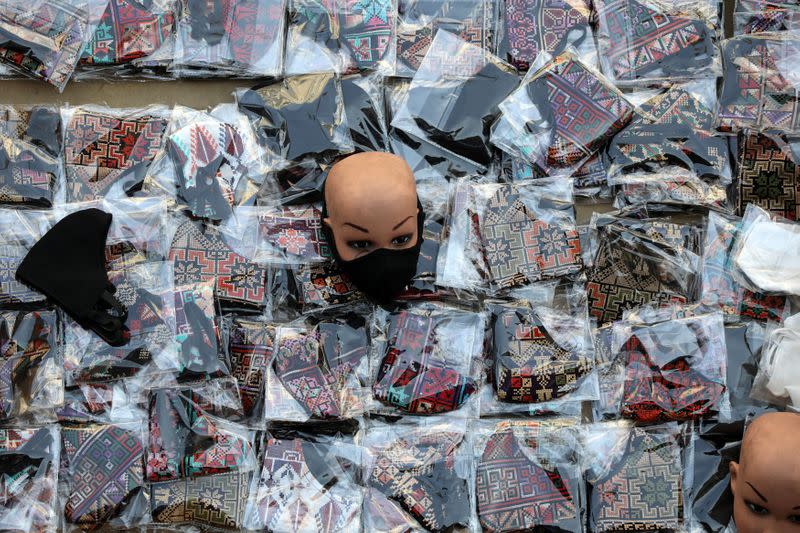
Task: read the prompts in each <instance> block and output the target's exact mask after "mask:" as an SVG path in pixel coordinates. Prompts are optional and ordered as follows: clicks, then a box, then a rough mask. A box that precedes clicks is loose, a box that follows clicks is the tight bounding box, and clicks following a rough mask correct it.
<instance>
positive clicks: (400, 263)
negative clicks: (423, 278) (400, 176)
mask: <svg viewBox="0 0 800 533" xmlns="http://www.w3.org/2000/svg"><path fill="white" fill-rule="evenodd" d="M324 196H325V193H324V191H323V198H324ZM417 209H419V213H418V214H417V244H415V245H414V246H413V247H411V248H406V249H403V250H387V249H386V248H381V249H379V250H375V251H374V252H370V253H369V254H367V255H365V256H362V257H359V258H358V259H353V260H352V261H342V258H341V256H340V255H339V251H338V250H337V249H336V241H335V240H334V238H333V232H332V231H331V229H330V227H328V225H327V224H323V225H322V228H323V232H324V233H325V237H326V238H327V239H328V243H330V246H331V252H332V253H333V257H334V258H335V259H336V263H337V264H338V265H339V267H340V268H341V269H342V272H343V273H344V274H345V275H346V276H347V277H348V278H349V279H350V281H352V282H353V284H354V285H355V286H356V287H358V290H360V291H361V292H363V293H364V294H366V295H367V296H369V297H370V298H371V299H373V300H375V301H376V302H377V303H379V304H388V303H391V301H392V300H394V298H395V296H397V295H398V294H399V293H400V291H402V290H403V289H404V288H405V287H406V286H407V285H408V284H409V283H410V282H411V278H413V277H414V275H415V274H416V273H417V263H418V261H419V252H420V249H421V248H422V242H423V240H424V239H423V238H422V230H423V226H424V225H425V212H424V211H423V210H422V204H421V203H420V202H419V200H417ZM327 217H328V208H327V205H326V204H324V203H323V206H322V218H323V219H325V218H327Z"/></svg>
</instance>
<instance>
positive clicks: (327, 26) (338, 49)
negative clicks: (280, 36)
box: [285, 0, 397, 76]
mask: <svg viewBox="0 0 800 533" xmlns="http://www.w3.org/2000/svg"><path fill="white" fill-rule="evenodd" d="M396 17H397V6H396V3H395V1H394V0H357V1H353V0H290V3H289V30H288V34H287V37H286V67H285V73H286V74H287V75H290V76H291V75H298V74H310V73H315V72H337V73H340V74H345V73H350V72H354V71H359V70H367V69H378V70H381V71H384V72H390V71H391V70H392V66H393V63H394V61H393V58H394V44H395V24H396V20H395V19H396Z"/></svg>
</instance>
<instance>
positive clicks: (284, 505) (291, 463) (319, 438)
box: [244, 424, 364, 533]
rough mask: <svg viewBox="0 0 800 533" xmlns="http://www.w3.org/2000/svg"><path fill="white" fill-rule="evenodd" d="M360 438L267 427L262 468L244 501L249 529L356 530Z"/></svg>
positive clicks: (328, 429)
mask: <svg viewBox="0 0 800 533" xmlns="http://www.w3.org/2000/svg"><path fill="white" fill-rule="evenodd" d="M354 430H355V431H354ZM353 433H355V435H354V434H353ZM359 439H360V432H359V431H358V428H357V426H356V427H355V428H353V427H352V426H351V427H347V428H343V427H335V426H325V425H324V424H316V425H315V426H314V432H313V433H311V432H308V431H304V430H302V429H298V428H293V427H285V426H276V427H272V428H270V430H269V432H268V434H267V437H266V439H265V440H266V442H265V443H264V456H263V468H262V470H261V474H260V475H255V476H253V484H252V486H251V487H250V497H249V499H247V500H246V501H247V511H246V513H245V520H244V524H245V526H246V527H247V529H257V530H264V529H266V530H269V531H274V532H275V533H290V532H293V531H317V532H319V533H334V532H342V533H357V532H358V531H360V530H361V507H362V503H363V500H364V490H363V488H362V487H361V486H360V483H359V479H358V472H357V468H358V467H360V465H361V463H362V459H361V451H360V448H358V447H357V446H355V445H354V442H353V441H354V440H359ZM323 516H324V519H320V517H323Z"/></svg>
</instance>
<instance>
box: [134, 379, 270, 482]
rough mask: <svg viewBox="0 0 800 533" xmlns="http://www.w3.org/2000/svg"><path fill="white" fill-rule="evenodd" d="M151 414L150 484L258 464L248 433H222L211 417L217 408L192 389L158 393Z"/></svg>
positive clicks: (222, 430) (152, 397) (151, 403)
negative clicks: (247, 436)
mask: <svg viewBox="0 0 800 533" xmlns="http://www.w3.org/2000/svg"><path fill="white" fill-rule="evenodd" d="M149 409H150V411H149V419H150V439H149V445H148V450H147V479H148V481H165V480H174V479H178V478H180V477H198V476H210V475H213V474H223V473H227V472H230V471H234V470H247V469H248V467H251V466H252V465H253V464H255V455H254V451H253V446H252V444H251V443H250V442H249V441H248V440H247V439H246V438H245V434H242V435H240V434H237V433H234V432H230V431H226V430H224V429H221V428H219V427H218V426H217V423H216V422H215V421H214V419H213V418H211V417H209V411H211V410H213V409H215V406H214V405H211V404H209V403H208V399H207V398H205V397H203V396H202V395H199V396H198V395H195V394H193V392H192V390H191V389H183V390H180V391H175V390H171V389H169V390H158V391H155V392H153V393H152V394H151V396H150V408H149Z"/></svg>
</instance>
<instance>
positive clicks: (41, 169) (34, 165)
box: [0, 135, 60, 207]
mask: <svg viewBox="0 0 800 533" xmlns="http://www.w3.org/2000/svg"><path fill="white" fill-rule="evenodd" d="M59 174H60V171H59V169H58V162H57V161H56V159H54V158H53V157H52V156H51V155H50V154H48V153H47V152H46V151H45V150H43V149H41V148H39V147H37V146H35V145H32V144H30V143H28V142H26V141H22V140H16V139H12V138H10V137H6V136H4V135H0V203H2V204H10V205H12V206H17V205H19V206H30V207H52V205H53V198H54V193H55V187H56V183H57V181H58V176H59Z"/></svg>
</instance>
